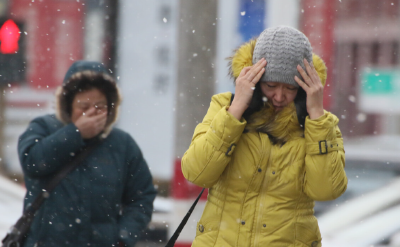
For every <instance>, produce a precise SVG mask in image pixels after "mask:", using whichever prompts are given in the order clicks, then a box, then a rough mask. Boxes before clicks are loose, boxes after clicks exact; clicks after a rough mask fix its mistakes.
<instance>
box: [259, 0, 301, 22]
mask: <svg viewBox="0 0 400 247" xmlns="http://www.w3.org/2000/svg"><path fill="white" fill-rule="evenodd" d="M300 13H301V10H300V1H299V0H267V14H266V19H267V20H266V24H267V25H266V26H267V27H275V26H280V25H285V26H290V27H294V28H299V14H300Z"/></svg>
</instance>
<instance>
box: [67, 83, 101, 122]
mask: <svg viewBox="0 0 400 247" xmlns="http://www.w3.org/2000/svg"><path fill="white" fill-rule="evenodd" d="M91 108H95V110H94V113H93V114H92V115H93V116H95V115H98V114H100V113H102V112H104V111H107V98H106V96H105V95H104V94H103V93H102V92H100V90H98V89H97V88H93V89H89V90H87V91H83V92H80V93H77V94H76V95H75V97H74V100H73V101H72V113H71V121H72V122H73V123H75V122H76V120H78V118H80V117H81V116H82V115H84V113H85V112H87V111H89V110H90V109H91Z"/></svg>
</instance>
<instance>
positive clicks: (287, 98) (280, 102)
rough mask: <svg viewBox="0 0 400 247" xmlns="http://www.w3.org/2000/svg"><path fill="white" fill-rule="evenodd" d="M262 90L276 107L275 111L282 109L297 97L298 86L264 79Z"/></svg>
mask: <svg viewBox="0 0 400 247" xmlns="http://www.w3.org/2000/svg"><path fill="white" fill-rule="evenodd" d="M260 87H261V91H262V93H263V95H264V96H266V97H267V99H268V101H270V102H271V103H272V104H273V105H274V108H275V112H278V111H280V110H282V109H283V108H284V107H285V106H287V105H289V104H290V103H292V102H293V101H294V98H296V95H297V90H298V87H295V86H293V85H289V84H286V83H280V82H270V81H262V82H260Z"/></svg>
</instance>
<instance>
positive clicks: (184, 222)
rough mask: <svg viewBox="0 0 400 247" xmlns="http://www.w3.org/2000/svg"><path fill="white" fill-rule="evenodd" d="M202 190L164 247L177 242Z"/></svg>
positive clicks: (233, 95) (169, 246)
mask: <svg viewBox="0 0 400 247" xmlns="http://www.w3.org/2000/svg"><path fill="white" fill-rule="evenodd" d="M234 97H235V94H234V93H232V96H231V100H230V103H229V105H231V104H232V101H233V98H234ZM204 189H205V188H203V189H202V190H201V191H200V194H199V195H198V196H197V198H196V200H195V201H194V202H193V204H192V206H191V207H190V209H189V211H188V212H187V213H186V215H185V217H184V218H183V219H182V221H181V223H180V224H179V226H178V228H177V229H176V230H175V232H174V234H173V235H172V237H171V238H170V239H169V241H168V243H167V245H165V247H174V245H175V242H176V240H177V239H178V237H179V234H181V232H182V230H183V227H185V225H186V223H187V221H188V220H189V217H190V215H192V212H193V210H194V208H195V207H196V205H197V202H198V201H199V199H200V197H201V195H202V194H203V192H204Z"/></svg>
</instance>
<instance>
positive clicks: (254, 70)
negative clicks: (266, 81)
mask: <svg viewBox="0 0 400 247" xmlns="http://www.w3.org/2000/svg"><path fill="white" fill-rule="evenodd" d="M266 65H267V61H265V59H264V58H261V59H260V60H259V61H258V62H257V63H256V64H254V65H253V66H251V69H250V70H249V71H248V73H246V79H247V80H248V81H249V82H251V83H253V84H254V85H255V84H257V82H258V81H259V80H260V78H261V76H260V73H261V75H262V74H263V73H264V71H265V66H266Z"/></svg>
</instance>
